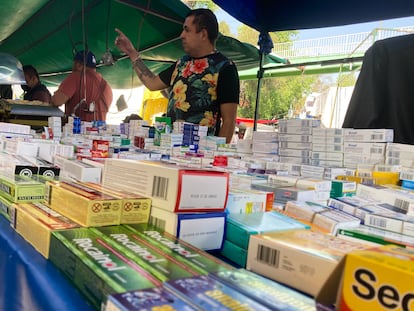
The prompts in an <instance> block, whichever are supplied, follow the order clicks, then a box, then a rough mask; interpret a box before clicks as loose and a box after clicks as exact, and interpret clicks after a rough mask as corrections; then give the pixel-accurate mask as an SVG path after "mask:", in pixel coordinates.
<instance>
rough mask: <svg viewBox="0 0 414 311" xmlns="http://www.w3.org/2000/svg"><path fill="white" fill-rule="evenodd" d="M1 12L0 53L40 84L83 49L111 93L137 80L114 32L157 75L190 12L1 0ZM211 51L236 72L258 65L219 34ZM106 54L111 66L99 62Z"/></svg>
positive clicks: (270, 59)
mask: <svg viewBox="0 0 414 311" xmlns="http://www.w3.org/2000/svg"><path fill="white" fill-rule="evenodd" d="M2 8H3V18H2V19H1V21H0V52H4V53H9V54H12V55H14V56H15V57H16V58H17V59H19V60H20V62H21V63H22V64H31V65H33V66H34V67H35V68H37V70H38V71H39V74H40V75H41V79H42V81H43V82H45V83H46V84H48V85H49V86H56V85H58V84H59V83H60V82H61V81H62V80H63V79H64V78H65V76H66V75H67V74H68V73H69V72H70V70H71V67H72V59H73V55H74V53H75V51H79V50H83V49H86V48H87V49H89V50H91V51H92V52H94V53H95V55H96V57H97V58H98V61H99V60H101V64H100V65H99V66H98V71H99V72H100V73H101V74H102V75H103V76H104V77H105V79H107V80H108V82H109V83H110V84H111V86H112V87H113V88H116V89H129V88H133V87H137V86H139V85H140V81H139V80H138V79H137V77H136V76H135V74H134V72H133V70H132V67H131V63H130V61H129V59H127V58H125V56H124V55H122V54H121V53H120V52H119V50H118V49H117V47H116V46H115V45H114V40H115V37H116V35H117V34H116V32H115V31H114V29H115V28H119V29H121V30H122V31H123V32H125V34H126V35H127V36H128V37H129V38H131V40H132V42H133V43H134V44H135V46H136V47H137V48H138V49H139V50H140V51H141V55H142V58H143V59H144V60H145V62H146V64H147V65H148V66H149V67H150V69H152V70H153V71H154V72H155V73H158V72H160V71H161V70H162V69H164V68H166V67H167V66H169V65H170V64H171V63H172V62H173V61H175V60H176V59H177V58H179V57H180V56H182V55H183V50H182V46H181V40H180V39H179V36H180V33H181V31H182V24H183V21H184V19H185V16H186V14H187V13H188V12H189V10H190V9H189V8H188V7H187V6H186V5H185V4H183V3H182V2H181V1H179V0H152V1H151V0H119V1H115V0H82V1H81V0H50V1H47V0H2ZM6 12H8V13H9V14H6ZM217 49H218V50H219V51H221V52H222V53H223V54H225V55H226V56H227V57H229V58H230V59H232V60H233V61H234V62H235V63H236V65H237V67H238V69H239V70H247V69H252V68H257V67H258V65H259V51H258V49H257V48H256V47H255V46H252V45H250V44H247V43H242V42H240V41H238V40H236V39H234V38H231V37H226V36H220V37H219V39H218V41H217ZM107 56H110V57H112V58H113V59H114V60H115V62H114V63H113V64H111V63H110V62H106V63H105V62H104V60H105V59H107ZM110 57H109V59H110ZM280 62H284V60H283V59H281V58H279V57H276V56H271V55H270V56H267V57H266V59H265V64H277V63H280Z"/></svg>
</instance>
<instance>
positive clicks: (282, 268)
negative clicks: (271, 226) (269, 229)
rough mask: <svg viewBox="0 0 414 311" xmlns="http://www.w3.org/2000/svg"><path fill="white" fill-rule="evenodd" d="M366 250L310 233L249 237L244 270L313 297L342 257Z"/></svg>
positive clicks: (289, 232)
mask: <svg viewBox="0 0 414 311" xmlns="http://www.w3.org/2000/svg"><path fill="white" fill-rule="evenodd" d="M365 248H366V246H365V245H363V244H360V243H353V242H350V241H345V240H341V239H339V238H337V237H334V236H332V235H328V234H323V233H320V232H312V231H311V230H289V231H280V232H273V233H265V234H260V235H252V236H251V237H250V243H249V250H248V255H247V266H246V268H247V270H251V271H253V272H256V273H258V274H260V275H263V276H265V277H268V278H270V279H272V280H275V281H277V282H280V283H283V284H285V285H288V286H290V287H292V288H294V289H297V290H299V291H302V292H304V293H306V294H309V295H311V296H316V295H317V293H318V292H319V291H320V289H321V288H322V286H323V284H324V283H325V282H326V281H327V279H328V278H329V276H330V275H331V273H332V272H333V271H334V269H335V268H336V266H337V265H338V263H339V262H340V260H341V259H342V257H344V256H345V254H347V253H349V252H351V251H355V250H360V249H365Z"/></svg>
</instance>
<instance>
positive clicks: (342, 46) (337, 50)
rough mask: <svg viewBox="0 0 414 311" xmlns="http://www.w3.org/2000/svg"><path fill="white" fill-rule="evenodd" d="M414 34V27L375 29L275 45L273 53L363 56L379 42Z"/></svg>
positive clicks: (286, 55) (281, 55)
mask: <svg viewBox="0 0 414 311" xmlns="http://www.w3.org/2000/svg"><path fill="white" fill-rule="evenodd" d="M410 33H414V26H409V27H401V28H392V29H388V28H375V29H374V30H372V31H371V32H360V33H354V34H347V35H340V36H335V37H322V38H316V39H308V40H299V41H292V42H286V43H277V44H275V45H274V48H273V51H272V52H273V53H274V54H277V55H278V56H280V57H283V58H287V59H294V58H301V57H320V56H333V55H342V56H349V57H351V56H353V55H354V54H363V53H365V51H366V50H367V49H368V48H369V47H370V46H371V45H372V44H373V43H374V42H375V41H377V40H382V39H386V38H391V37H396V36H401V35H406V34H410Z"/></svg>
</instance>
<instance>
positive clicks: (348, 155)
mask: <svg viewBox="0 0 414 311" xmlns="http://www.w3.org/2000/svg"><path fill="white" fill-rule="evenodd" d="M343 135H344V166H345V167H350V168H356V167H357V165H358V164H384V163H385V149H386V146H387V143H390V142H392V141H393V137H394V132H393V130H392V129H344V132H343Z"/></svg>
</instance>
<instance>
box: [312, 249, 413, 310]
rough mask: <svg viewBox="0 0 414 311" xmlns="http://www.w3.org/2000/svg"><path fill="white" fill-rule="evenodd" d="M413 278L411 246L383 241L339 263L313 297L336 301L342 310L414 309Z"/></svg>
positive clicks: (321, 300)
mask: <svg viewBox="0 0 414 311" xmlns="http://www.w3.org/2000/svg"><path fill="white" fill-rule="evenodd" d="M413 280H414V249H411V248H402V247H399V246H395V245H384V246H380V247H377V248H371V249H367V250H362V251H355V252H351V253H349V254H348V255H347V256H346V257H345V258H344V260H342V262H341V265H338V269H337V271H336V272H335V273H333V274H332V276H331V279H330V280H329V282H327V283H326V284H325V285H324V288H323V289H322V290H321V292H320V294H319V296H318V297H317V298H316V301H317V302H318V303H321V304H323V305H329V304H331V303H333V302H335V301H336V310H341V311H349V310H375V311H379V310H388V311H390V310H392V311H397V310H402V311H406V310H407V311H408V310H413V309H414V287H413ZM337 284H339V290H336V293H335V291H334V289H338V286H337Z"/></svg>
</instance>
